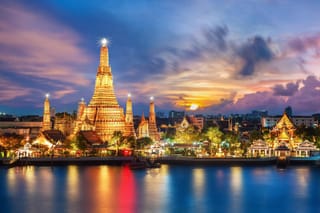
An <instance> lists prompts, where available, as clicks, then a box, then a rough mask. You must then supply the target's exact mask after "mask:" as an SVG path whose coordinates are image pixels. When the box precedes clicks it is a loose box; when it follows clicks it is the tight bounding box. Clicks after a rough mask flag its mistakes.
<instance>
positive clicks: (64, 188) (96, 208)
mask: <svg viewBox="0 0 320 213" xmlns="http://www.w3.org/2000/svg"><path fill="white" fill-rule="evenodd" d="M319 182H320V169H319V168H317V167H290V168H288V169H285V170H277V169H276V168H274V167H191V166H190V167H189V166H185V167H183V166H167V165H163V166H162V167H161V168H160V169H149V170H139V171H132V170H130V169H129V168H128V167H112V166H89V167H78V166H67V167H20V168H18V167H17V168H11V169H5V168H0V188H1V190H0V198H1V202H2V207H1V208H2V209H6V211H7V212H60V211H62V212H98V213H102V212H125V213H127V212H128V213H129V212H182V211H183V212H197V213H201V212H270V211H272V212H320V184H319ZM17 204H19V205H17ZM213 210H214V211H213Z"/></svg>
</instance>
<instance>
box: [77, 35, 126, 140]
mask: <svg viewBox="0 0 320 213" xmlns="http://www.w3.org/2000/svg"><path fill="white" fill-rule="evenodd" d="M80 130H94V131H95V132H96V133H97V134H98V135H99V137H100V138H101V139H102V140H103V141H108V140H110V139H111V137H112V135H113V133H114V132H115V131H121V132H123V133H124V132H125V117H124V113H123V108H121V107H120V106H119V104H118V100H117V98H116V96H115V93H114V89H113V79H112V72H111V67H110V65H109V52H108V47H107V41H106V40H103V41H102V46H101V49H100V63H99V66H98V70H97V76H96V83H95V88H94V93H93V96H92V98H91V101H90V102H89V104H88V106H86V107H85V104H84V103H83V101H82V102H80V103H79V107H78V119H77V122H76V127H75V132H77V131H80Z"/></svg>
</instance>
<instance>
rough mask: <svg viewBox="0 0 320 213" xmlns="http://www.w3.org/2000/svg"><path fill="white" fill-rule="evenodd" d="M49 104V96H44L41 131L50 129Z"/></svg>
mask: <svg viewBox="0 0 320 213" xmlns="http://www.w3.org/2000/svg"><path fill="white" fill-rule="evenodd" d="M50 117H51V115H50V102H49V94H46V99H45V100H44V104H43V122H42V131H45V130H50V129H51V120H50Z"/></svg>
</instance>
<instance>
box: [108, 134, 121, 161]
mask: <svg viewBox="0 0 320 213" xmlns="http://www.w3.org/2000/svg"><path fill="white" fill-rule="evenodd" d="M122 139H123V135H122V132H121V131H114V132H113V134H112V137H111V142H112V144H113V145H116V156H118V155H119V146H120V143H121V141H122Z"/></svg>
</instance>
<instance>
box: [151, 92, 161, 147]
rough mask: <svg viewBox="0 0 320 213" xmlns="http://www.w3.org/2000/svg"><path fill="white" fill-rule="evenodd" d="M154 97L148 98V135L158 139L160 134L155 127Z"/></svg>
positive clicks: (155, 139)
mask: <svg viewBox="0 0 320 213" xmlns="http://www.w3.org/2000/svg"><path fill="white" fill-rule="evenodd" d="M153 101H154V98H153V97H151V98H150V110H149V137H150V138H152V140H154V141H159V140H160V135H159V133H158V129H157V123H156V114H155V107H154V102H153Z"/></svg>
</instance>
